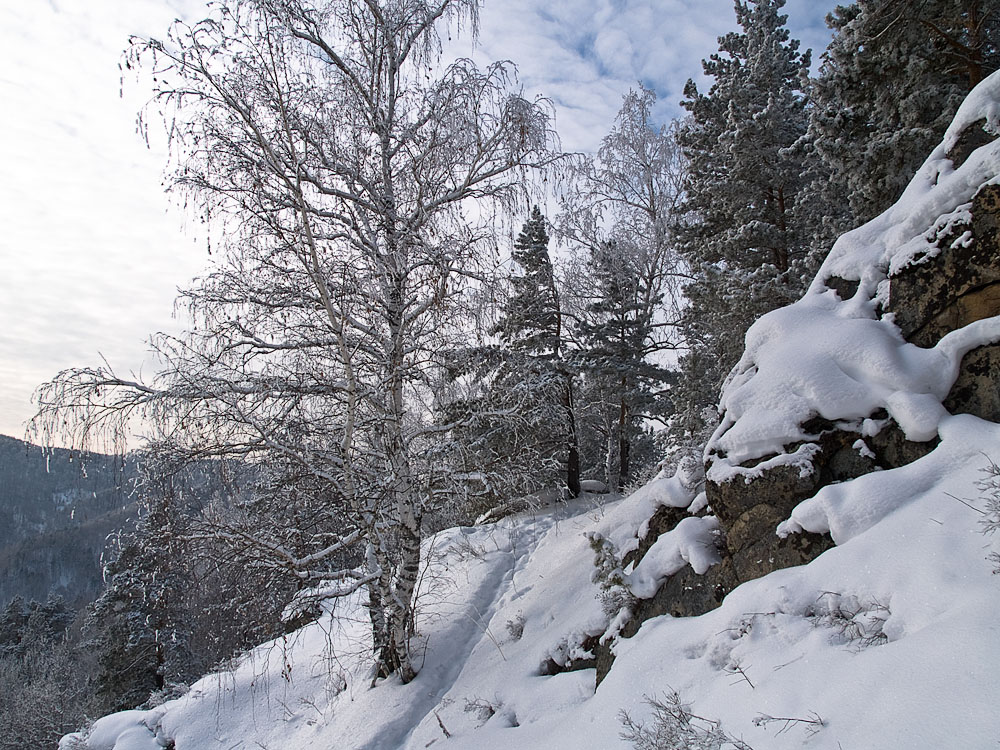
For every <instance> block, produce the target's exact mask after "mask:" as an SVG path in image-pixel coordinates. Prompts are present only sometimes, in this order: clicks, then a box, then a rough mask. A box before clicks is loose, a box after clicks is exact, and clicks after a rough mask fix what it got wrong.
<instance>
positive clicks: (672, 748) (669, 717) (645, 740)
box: [619, 691, 753, 750]
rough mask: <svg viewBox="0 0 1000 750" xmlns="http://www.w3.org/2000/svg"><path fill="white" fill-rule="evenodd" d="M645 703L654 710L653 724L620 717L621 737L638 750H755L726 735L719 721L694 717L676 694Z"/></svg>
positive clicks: (628, 717)
mask: <svg viewBox="0 0 1000 750" xmlns="http://www.w3.org/2000/svg"><path fill="white" fill-rule="evenodd" d="M646 702H647V703H648V704H649V705H650V706H652V708H653V720H652V723H651V724H643V723H642V722H639V721H636V720H634V719H632V717H631V716H629V715H628V713H626V712H625V711H622V712H621V713H620V714H619V719H620V720H621V723H622V725H623V727H624V729H623V730H622V733H621V735H620V736H621V738H622V739H623V740H625V741H626V742H631V743H632V746H633V747H634V748H635V749H636V750H753V748H751V747H750V746H749V745H748V744H747V743H745V742H744V741H743V740H740V739H737V738H736V737H733V736H731V735H729V734H727V733H726V731H725V730H724V729H723V728H722V725H721V724H720V723H719V722H718V721H713V720H712V719H706V718H704V717H702V716H697V715H695V714H693V713H691V708H690V706H688V705H686V704H684V703H682V702H681V697H680V695H678V694H677V692H676V691H675V692H672V693H670V694H668V695H667V696H666V697H665V698H664V699H663V700H662V701H660V700H657V699H656V698H647V699H646Z"/></svg>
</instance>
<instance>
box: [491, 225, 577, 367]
mask: <svg viewBox="0 0 1000 750" xmlns="http://www.w3.org/2000/svg"><path fill="white" fill-rule="evenodd" d="M511 257H512V259H513V261H514V263H515V264H516V265H517V268H518V269H519V270H520V273H519V274H512V275H511V277H510V286H511V293H510V298H509V300H508V301H507V304H506V305H505V308H504V315H503V318H502V320H501V322H500V323H499V325H498V326H497V333H499V334H500V337H501V338H502V339H503V340H504V342H505V343H507V344H509V345H510V346H511V347H512V348H513V349H515V350H517V351H519V352H523V353H525V354H528V355H531V356H533V357H538V358H539V359H542V360H557V359H558V358H559V357H560V355H561V348H562V316H561V315H560V310H559V292H558V290H557V289H556V282H555V275H554V273H553V271H552V261H551V259H550V258H549V235H548V231H547V230H546V228H545V217H544V216H543V215H542V211H541V209H540V208H539V207H538V206H534V207H533V208H532V209H531V215H530V216H529V217H528V219H527V221H525V223H524V226H523V227H522V228H521V232H520V234H518V236H517V239H516V240H515V241H514V249H513V252H512V253H511Z"/></svg>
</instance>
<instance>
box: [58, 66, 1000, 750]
mask: <svg viewBox="0 0 1000 750" xmlns="http://www.w3.org/2000/svg"><path fill="white" fill-rule="evenodd" d="M970 102H972V104H969V103H967V105H966V106H964V107H963V109H962V111H961V112H960V117H959V120H960V121H962V120H963V119H964V121H966V122H976V121H978V120H979V119H983V118H984V117H985V118H986V119H987V120H988V121H989V123H990V126H991V127H993V128H1000V104H998V102H1000V75H998V74H994V75H993V76H991V77H990V78H989V79H987V81H985V82H984V84H982V86H981V87H980V88H978V89H977V90H976V92H974V94H973V96H972V97H970ZM959 129H960V128H959ZM953 135H954V134H953V133H952V132H951V131H949V138H952V136H953ZM998 143H1000V142H998ZM998 149H1000V146H998V145H997V144H991V145H988V146H984V147H983V148H981V149H979V150H978V151H977V152H975V153H974V154H973V155H972V156H971V157H970V158H969V159H968V160H967V161H966V162H965V163H964V164H963V165H962V166H961V167H959V168H958V169H954V168H953V167H952V166H951V163H950V162H949V161H948V160H947V159H946V158H945V157H944V147H943V146H942V148H939V149H938V150H937V151H935V152H934V154H932V156H931V158H930V159H929V160H928V162H927V164H925V165H924V168H923V169H922V170H921V173H920V174H919V175H918V176H917V178H916V179H915V180H914V183H913V184H912V185H911V186H910V188H909V189H908V190H907V191H906V193H905V194H904V196H903V199H902V200H901V202H900V204H899V205H898V206H896V207H895V208H893V209H891V210H890V211H888V212H886V214H883V215H882V216H881V217H879V218H877V219H875V220H874V221H873V222H872V223H870V224H869V225H866V226H865V227H862V228H860V229H859V230H857V231H855V232H852V233H850V234H848V235H845V237H844V238H842V239H841V241H839V242H838V243H837V245H836V246H835V247H834V251H833V253H832V254H831V256H830V259H829V260H828V261H827V263H826V264H825V265H824V266H823V268H822V269H821V271H820V274H819V277H818V280H817V282H816V284H814V285H813V287H812V288H811V289H810V291H809V293H808V294H807V295H806V296H805V297H804V298H803V299H802V300H801V301H800V302H798V303H795V304H794V305H792V306H790V307H789V308H785V309H784V310H778V311H775V312H774V313H771V314H770V315H768V316H765V317H764V318H762V319H761V321H759V322H758V323H757V324H756V325H755V326H754V327H753V328H752V329H751V331H750V333H749V334H748V337H747V353H746V356H745V357H744V358H743V360H742V361H741V362H740V365H739V366H738V367H737V369H736V370H735V371H734V373H733V375H732V377H731V378H730V380H729V382H728V384H727V386H726V389H725V392H724V394H723V399H722V408H723V409H724V419H723V422H722V425H721V426H720V429H719V430H718V431H717V432H716V433H715V435H714V436H713V438H712V441H711V443H710V445H709V449H708V452H707V456H708V458H709V459H710V464H711V465H710V470H709V478H712V479H715V480H716V481H723V480H726V479H732V478H736V477H744V478H746V477H749V476H752V475H753V474H754V472H759V471H760V470H761V469H762V467H764V466H773V465H778V464H781V463H785V464H789V465H795V466H798V467H799V468H800V470H801V471H805V472H808V471H809V470H810V461H809V459H810V457H811V453H810V447H809V446H810V445H812V444H811V443H809V438H810V435H809V434H807V433H806V432H805V431H804V430H803V428H802V425H803V423H804V422H806V421H807V420H809V419H811V418H812V417H815V416H821V417H823V418H824V419H828V420H831V421H834V422H836V423H838V424H842V425H847V426H851V427H852V428H853V429H856V430H858V431H859V432H860V433H861V434H862V435H863V436H866V437H867V436H871V435H873V434H876V433H877V431H878V430H879V429H880V428H881V427H882V426H883V425H884V423H885V420H883V419H881V418H876V417H874V416H873V413H874V412H876V411H877V410H878V409H885V410H886V412H887V413H888V414H889V415H890V416H891V417H892V418H893V419H895V420H896V421H897V422H898V423H899V424H900V426H901V427H902V429H903V430H904V432H905V433H906V435H907V436H908V437H909V438H911V439H914V440H928V439H931V438H934V437H938V438H940V443H939V444H938V445H937V446H936V447H935V448H934V449H933V450H932V451H930V452H929V453H928V454H927V455H926V456H924V457H923V458H921V459H919V460H917V461H915V462H913V463H911V464H908V465H906V466H902V467H899V468H895V469H890V470H885V471H877V472H874V473H871V474H868V475H865V476H862V477H860V478H858V479H854V480H851V481H847V482H842V483H839V484H834V485H829V486H826V487H824V488H823V489H822V490H820V491H819V492H818V493H817V494H816V495H815V496H814V497H812V498H809V499H807V500H805V501H804V502H802V503H801V504H799V505H798V506H797V507H796V508H795V509H794V510H793V511H792V513H791V516H790V518H789V519H787V520H786V521H785V522H784V523H783V524H781V526H780V527H779V529H778V530H777V531H778V532H779V533H781V534H784V535H787V534H793V533H798V532H800V531H803V530H808V531H814V532H829V533H830V534H831V535H832V536H833V539H834V541H835V542H836V544H837V546H836V547H834V548H832V549H830V550H828V551H826V552H824V553H823V554H822V555H820V556H819V557H818V558H816V559H815V560H813V561H812V562H811V563H809V564H808V565H804V566H800V567H794V568H787V569H784V570H779V571H776V572H774V573H771V574H770V575H767V576H765V577H763V578H759V579H757V580H753V581H749V582H747V583H744V584H743V585H741V586H739V587H738V588H736V589H735V590H734V591H732V592H731V593H730V594H729V595H728V596H727V597H726V598H725V600H724V601H723V603H722V605H721V606H720V607H719V608H718V609H716V610H713V611H711V612H709V613H707V614H704V615H702V616H699V617H688V618H673V617H669V616H662V617H656V618H653V619H650V620H648V621H646V622H645V623H643V625H642V626H641V628H640V629H639V631H638V633H637V634H636V635H635V636H633V637H632V638H628V639H620V638H618V639H615V638H612V639H611V640H610V641H609V642H610V643H611V648H612V649H613V652H614V654H615V657H616V659H615V663H614V666H613V668H612V669H611V671H610V672H609V673H608V675H607V677H606V679H605V680H604V681H603V682H602V683H601V684H600V686H598V687H596V688H595V673H594V670H593V669H581V670H578V671H572V672H565V673H561V674H556V675H553V676H547V675H543V674H542V671H543V670H541V669H540V665H541V664H542V663H543V662H546V661H547V660H549V659H551V660H554V661H556V662H557V663H560V664H565V663H567V661H568V660H572V659H579V658H581V657H585V656H588V654H587V653H586V652H585V651H584V649H583V643H584V641H585V639H586V638H587V637H588V636H594V635H599V634H601V633H605V632H606V631H607V632H618V628H616V627H614V625H613V624H612V623H610V618H609V616H608V615H607V614H606V613H605V612H604V611H603V609H602V606H601V603H600V601H599V599H598V594H599V593H600V592H599V588H598V585H597V584H596V583H595V582H594V581H592V573H593V571H594V565H593V561H594V552H593V550H592V548H591V546H590V542H589V539H592V538H600V539H603V540H607V541H609V542H610V543H612V544H613V545H614V546H615V548H616V549H617V550H618V552H619V553H620V554H624V553H625V552H627V551H629V550H632V549H635V548H636V547H637V545H638V539H639V538H640V537H641V536H643V535H644V534H645V530H646V528H647V526H648V522H649V519H650V517H651V516H652V515H653V514H654V513H655V512H656V510H657V509H658V508H660V507H664V506H667V507H678V508H689V509H693V508H698V509H701V508H703V506H704V501H705V494H704V492H702V482H701V479H702V477H701V476H700V474H699V472H698V470H697V467H694V468H692V467H690V466H686V465H685V466H683V467H682V468H681V469H680V470H679V471H678V472H676V473H674V474H673V475H667V474H666V473H664V474H661V475H660V476H658V477H656V478H655V479H654V480H653V481H652V482H650V483H649V484H648V485H647V486H646V487H644V488H643V489H641V490H640V491H639V492H636V493H634V494H633V495H631V496H630V497H628V498H626V499H624V500H617V499H615V498H614V497H613V496H602V497H598V496H596V495H590V494H586V495H584V496H583V497H582V498H581V499H580V500H577V501H574V502H571V503H567V504H553V505H550V506H548V507H546V508H544V509H541V510H537V511H533V512H529V511H526V512H523V513H520V514H517V515H513V516H510V517H509V518H506V519H504V520H502V521H500V522H497V523H495V524H489V525H482V526H476V527H471V528H462V529H452V530H449V531H446V532H442V533H441V534H439V535H437V536H436V537H434V538H433V539H431V540H429V541H428V542H427V543H426V545H425V548H424V559H425V560H426V561H427V567H426V570H425V571H424V573H423V575H422V578H421V581H422V582H421V588H420V597H419V600H418V615H417V621H416V630H417V632H416V635H415V639H414V642H413V647H414V649H415V652H416V653H418V654H419V655H420V657H419V659H418V660H417V662H418V666H419V668H420V671H419V674H418V676H417V678H416V679H415V680H413V681H412V682H411V683H409V684H407V685H402V684H400V683H399V681H398V680H397V679H395V678H393V677H390V678H389V679H386V680H381V681H379V682H378V684H377V685H374V686H373V685H372V676H371V672H370V668H371V659H370V657H369V654H368V649H369V648H370V645H369V644H370V641H369V634H368V629H367V627H366V625H367V623H366V612H365V610H364V607H363V597H361V596H360V595H356V596H354V597H353V598H350V599H348V600H347V601H346V602H344V601H341V603H340V604H339V605H338V609H337V610H336V611H334V612H332V613H329V614H328V615H325V616H324V617H322V618H321V619H320V620H319V621H317V622H315V623H313V624H311V625H308V626H306V627H305V628H303V629H302V630H300V631H298V632H296V633H294V634H292V635H290V636H287V637H285V638H282V639H278V640H276V641H274V642H272V643H269V644H265V645H263V646H261V647H259V648H257V649H255V650H254V651H253V652H251V653H250V654H248V655H246V656H245V657H244V658H243V659H241V660H240V662H239V663H238V664H237V665H235V666H234V667H233V668H232V669H231V670H229V671H225V672H221V673H219V674H215V675H210V676H208V677H205V678H203V679H202V680H201V681H199V682H198V683H196V684H195V685H193V686H192V688H191V690H190V692H189V693H188V694H187V695H185V696H184V697H182V698H179V699H177V700H174V701H170V702H168V703H165V704H163V705H162V706H160V707H158V708H156V709H153V710H152V711H148V712H137V711H129V712H124V713H121V714H115V715H113V716H111V717H105V718H103V719H100V720H99V721H98V722H97V723H95V724H94V726H93V727H92V729H91V731H90V733H89V735H88V734H84V735H80V736H78V737H77V738H76V739H77V740H79V742H81V743H83V745H84V746H85V747H86V748H87V750H152V748H155V747H162V746H166V745H168V744H169V742H170V741H172V742H173V743H174V746H175V748H176V750H231V749H232V748H239V747H263V748H271V749H278V748H296V750H299V749H302V750H307V749H308V748H329V747H344V748H355V749H356V750H418V749H422V748H431V747H433V748H442V750H443V749H445V748H447V749H448V750H463V749H467V750H509V748H512V747H516V748H519V749H523V750H543V749H544V750H579V748H602V749H608V750H613V749H614V748H628V747H629V745H628V743H627V742H626V741H624V740H623V739H622V738H621V737H620V732H621V729H622V725H621V722H620V716H621V712H623V711H625V712H628V714H629V715H630V716H631V717H632V719H633V720H635V721H649V720H650V717H651V715H652V709H651V707H650V706H649V705H648V703H647V698H662V697H664V696H666V695H668V694H670V693H672V692H673V691H676V692H677V693H678V694H679V695H680V696H681V699H682V700H683V701H684V702H685V703H686V704H688V705H690V707H691V710H692V711H693V712H694V713H695V714H697V715H698V716H702V717H706V718H708V719H711V720H715V721H719V722H721V726H722V728H723V729H724V730H725V731H726V732H728V733H729V734H730V735H732V736H736V737H740V738H742V740H743V741H744V742H746V743H747V744H748V745H750V746H751V747H753V748H757V750H761V748H768V749H769V750H790V749H792V748H795V749H799V748H808V749H809V750H841V748H904V747H905V748H908V749H911V750H937V749H938V748H943V747H955V748H966V749H971V750H979V749H983V750H985V748H989V747H996V745H997V741H998V738H1000V713H998V712H997V711H996V706H997V705H1000V679H998V678H997V675H1000V648H998V647H997V644H998V643H1000V621H998V619H997V617H996V613H997V611H998V610H1000V580H998V579H997V578H996V577H995V576H994V575H993V574H992V567H993V566H992V564H991V563H990V561H989V560H988V559H987V558H988V557H989V554H990V552H991V550H992V547H991V544H996V541H995V540H993V541H992V542H991V539H990V538H988V537H985V536H984V535H983V534H982V533H981V526H980V523H979V521H980V514H978V513H976V512H975V508H976V507H979V508H982V507H983V506H984V505H985V499H984V498H983V497H981V494H980V490H981V488H980V486H978V485H977V481H978V480H979V479H980V478H981V476H982V475H981V471H982V470H983V469H985V468H987V467H988V466H989V465H990V463H991V460H990V459H991V458H992V459H994V460H996V459H997V456H996V455H989V454H995V453H996V452H997V451H998V448H997V446H1000V425H997V424H994V423H991V422H987V421H984V420H982V419H979V418H977V417H974V416H971V415H951V414H949V413H948V412H947V411H946V410H945V409H944V407H943V406H942V405H941V401H942V399H943V398H944V397H945V395H946V394H947V392H948V389H949V388H950V386H951V384H952V383H953V381H954V379H955V377H956V372H957V366H958V363H959V361H960V360H961V357H962V355H963V354H964V353H965V352H967V351H969V350H970V349H971V348H973V347H975V346H978V345H980V344H982V343H985V342H991V341H997V340H1000V320H998V319H997V318H991V319H987V320H983V321H979V322H977V323H974V324H971V325H969V326H966V327H965V328H962V329H960V330H958V331H955V332H953V333H951V334H948V335H947V336H945V337H944V338H943V339H942V341H941V342H940V343H939V344H938V345H936V346H935V347H932V348H928V349H923V348H920V347H916V346H913V345H911V344H908V343H906V342H905V341H904V340H903V339H902V338H901V336H900V335H899V332H898V331H897V330H896V328H895V326H894V325H893V323H892V321H891V319H889V318H888V317H887V316H886V317H881V318H880V317H879V313H878V300H879V296H878V295H879V294H882V295H884V293H885V288H886V285H885V283H884V282H885V280H886V279H887V278H888V274H889V273H890V272H891V268H892V267H893V263H896V264H897V267H901V266H899V263H902V262H906V263H909V262H913V261H915V260H917V259H918V256H919V255H920V252H922V251H917V252H914V249H915V248H917V247H918V245H919V247H926V246H929V245H928V242H927V240H926V232H927V230H928V228H933V227H935V226H938V227H940V226H943V225H939V224H938V222H937V219H938V217H942V216H945V215H947V214H950V213H953V212H956V211H959V212H960V211H963V210H965V209H964V208H962V207H963V206H965V205H966V204H967V203H968V202H969V200H970V199H971V197H972V194H973V193H974V192H975V188H976V187H978V185H981V184H984V183H985V182H987V181H990V180H993V179H995V177H996V175H998V174H1000V150H998ZM977 180H978V182H977ZM935 231H937V230H935ZM915 238H918V239H919V238H923V239H920V242H917V241H916V240H915ZM921 242H922V243H923V244H922V245H921V244H920V243H921ZM901 249H902V250H901ZM896 251H900V253H901V254H899V255H897V254H896ZM833 275H837V276H841V277H842V278H845V279H854V280H858V281H859V282H860V284H859V288H858V292H857V294H855V295H854V296H853V297H852V299H850V300H840V299H839V298H838V296H837V295H836V294H835V293H834V292H833V291H831V290H829V289H827V288H826V286H825V284H824V283H823V281H824V280H825V279H827V278H829V277H830V276H833ZM812 437H815V436H812ZM796 443H801V445H798V446H797V448H796V449H794V450H791V451H790V452H786V446H790V445H792V444H796ZM854 448H855V450H857V451H859V452H860V453H862V454H864V453H865V451H867V450H869V449H868V448H867V445H866V444H865V442H864V441H863V440H859V441H858V442H856V443H855V445H854ZM814 449H815V447H814V446H813V448H812V450H814ZM984 451H985V453H984ZM759 459H763V462H758V465H756V466H750V467H747V466H741V464H743V463H750V462H753V461H757V460H759ZM970 505H971V506H973V507H971V508H970V507H969V506H970ZM716 528H717V521H716V519H715V518H714V517H713V516H710V515H708V516H704V517H692V518H687V519H685V520H684V521H683V522H681V523H680V524H679V525H678V526H677V527H676V528H675V529H674V530H673V531H670V532H668V533H666V534H664V535H662V536H661V537H660V538H659V539H658V540H657V541H656V542H655V544H653V546H652V547H651V548H650V550H649V551H648V552H647V554H646V556H645V557H644V558H643V559H642V560H641V561H640V562H639V563H638V564H637V565H636V566H635V569H634V570H632V571H631V573H629V574H628V576H627V580H628V581H629V582H630V584H631V586H632V589H633V592H634V593H637V594H639V595H640V596H641V595H645V594H648V593H650V592H651V591H655V588H656V586H657V585H659V582H660V581H662V580H663V578H664V577H665V576H666V575H669V574H670V573H671V572H673V571H676V570H679V569H680V568H681V567H682V566H684V565H686V564H690V565H692V567H694V569H695V570H696V571H697V572H701V571H704V570H705V569H707V568H708V567H709V566H710V565H711V564H712V563H713V562H715V561H716V559H717V558H716V557H714V546H713V543H712V540H713V539H714V536H715V531H716ZM609 624H612V627H611V628H608V626H609ZM619 624H620V623H619ZM70 746H71V740H70V738H67V739H66V740H64V742H63V745H62V746H61V747H62V750H70Z"/></svg>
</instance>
